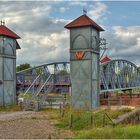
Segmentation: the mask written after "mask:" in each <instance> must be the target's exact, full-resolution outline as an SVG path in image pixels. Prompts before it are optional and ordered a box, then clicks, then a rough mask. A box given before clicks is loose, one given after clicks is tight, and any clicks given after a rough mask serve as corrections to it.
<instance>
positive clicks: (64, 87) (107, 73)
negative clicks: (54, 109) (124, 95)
mask: <svg viewBox="0 0 140 140" xmlns="http://www.w3.org/2000/svg"><path fill="white" fill-rule="evenodd" d="M16 75H17V92H23V93H24V94H28V93H32V95H34V97H36V98H37V99H38V100H40V101H41V102H43V101H44V102H45V100H46V99H47V95H48V93H50V92H59V93H68V92H69V87H71V80H70V63H69V62H56V63H49V64H43V65H40V66H36V67H33V68H29V69H26V70H23V71H20V72H17V73H16ZM133 88H140V71H139V70H138V67H137V66H136V65H135V64H133V63H131V62H129V61H127V60H122V59H117V60H110V61H109V62H105V63H101V64H100V92H107V91H115V90H128V89H133Z"/></svg>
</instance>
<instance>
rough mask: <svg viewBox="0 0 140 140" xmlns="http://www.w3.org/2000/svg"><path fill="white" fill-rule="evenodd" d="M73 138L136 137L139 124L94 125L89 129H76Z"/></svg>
mask: <svg viewBox="0 0 140 140" xmlns="http://www.w3.org/2000/svg"><path fill="white" fill-rule="evenodd" d="M75 138H80V139H138V138H140V125H133V126H131V125H130V126H121V125H119V126H116V127H110V128H107V127H102V128H101V127H98V128H97V127H95V128H92V129H89V130H85V129H84V130H81V131H77V132H76V134H75Z"/></svg>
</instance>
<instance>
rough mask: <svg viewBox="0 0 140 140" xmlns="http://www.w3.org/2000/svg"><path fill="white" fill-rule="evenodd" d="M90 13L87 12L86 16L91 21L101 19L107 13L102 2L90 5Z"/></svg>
mask: <svg viewBox="0 0 140 140" xmlns="http://www.w3.org/2000/svg"><path fill="white" fill-rule="evenodd" d="M90 9H91V10H90V11H89V12H88V15H89V16H90V17H91V18H92V19H93V20H98V19H102V18H103V16H105V14H106V13H107V6H106V5H105V4H104V3H102V2H99V1H97V2H94V3H93V5H90Z"/></svg>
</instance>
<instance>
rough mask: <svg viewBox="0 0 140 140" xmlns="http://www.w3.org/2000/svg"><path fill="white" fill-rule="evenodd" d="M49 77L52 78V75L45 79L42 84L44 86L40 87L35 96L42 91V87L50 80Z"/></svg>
mask: <svg viewBox="0 0 140 140" xmlns="http://www.w3.org/2000/svg"><path fill="white" fill-rule="evenodd" d="M51 77H52V75H51V74H50V75H49V77H48V78H47V80H46V81H45V82H44V84H43V85H42V86H41V88H40V89H39V91H38V92H37V94H36V96H38V95H39V93H40V92H41V90H42V89H43V87H44V86H45V85H46V83H47V82H48V81H49V80H50V78H51Z"/></svg>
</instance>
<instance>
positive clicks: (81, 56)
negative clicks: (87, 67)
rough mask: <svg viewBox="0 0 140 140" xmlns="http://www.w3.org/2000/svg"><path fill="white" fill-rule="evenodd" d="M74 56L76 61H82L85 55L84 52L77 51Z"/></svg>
mask: <svg viewBox="0 0 140 140" xmlns="http://www.w3.org/2000/svg"><path fill="white" fill-rule="evenodd" d="M75 55H76V57H77V58H78V59H82V58H83V57H84V55H85V52H84V51H79V52H76V53H75Z"/></svg>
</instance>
